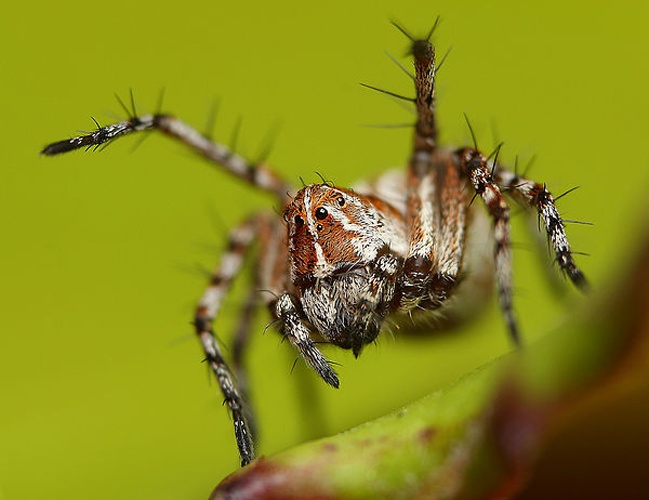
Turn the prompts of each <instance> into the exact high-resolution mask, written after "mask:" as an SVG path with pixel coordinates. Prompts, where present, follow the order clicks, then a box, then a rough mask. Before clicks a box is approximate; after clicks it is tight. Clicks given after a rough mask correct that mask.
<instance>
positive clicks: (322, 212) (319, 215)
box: [315, 207, 329, 220]
mask: <svg viewBox="0 0 649 500" xmlns="http://www.w3.org/2000/svg"><path fill="white" fill-rule="evenodd" d="M327 215H329V212H327V209H325V208H322V207H320V208H318V209H317V210H316V211H315V218H316V219H318V220H324V219H326V218H327Z"/></svg>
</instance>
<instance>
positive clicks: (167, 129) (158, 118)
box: [41, 114, 292, 201]
mask: <svg viewBox="0 0 649 500" xmlns="http://www.w3.org/2000/svg"><path fill="white" fill-rule="evenodd" d="M146 130H160V131H161V132H163V133H165V134H167V135H169V136H171V137H173V138H175V139H177V140H179V141H180V142H182V143H183V144H185V145H187V146H188V147H190V148H192V149H193V150H194V151H196V152H197V153H198V154H200V155H202V156H203V157H205V158H207V159H208V160H209V161H210V162H212V163H215V164H217V165H219V166H221V167H223V168H225V170H226V171H228V172H230V173H231V174H232V175H234V176H235V177H237V178H239V179H242V180H244V181H246V182H247V183H249V184H252V185H253V186H256V187H257V188H259V189H262V190H264V191H269V192H271V193H273V194H275V195H276V196H277V198H278V199H279V200H281V201H284V200H285V199H286V197H287V194H286V193H287V192H289V191H291V189H292V187H291V186H290V185H289V184H288V183H286V182H285V181H284V180H283V179H282V178H281V177H279V176H278V175H277V174H276V173H274V172H273V171H272V170H271V169H270V168H269V167H268V166H267V165H266V164H264V163H261V164H254V163H252V162H249V161H248V160H246V159H245V158H244V157H243V156H241V155H238V154H236V153H235V152H233V151H231V150H230V149H229V148H227V147H226V146H224V145H223V144H220V143H218V142H213V141H211V140H210V139H209V138H207V137H205V135H203V134H201V133H200V132H198V131H197V130H196V129H194V128H192V127H191V126H189V125H187V124H186V123H184V122H182V121H181V120H179V119H178V118H175V117H174V116H171V115H167V114H153V115H143V116H139V117H138V116H132V117H130V118H129V119H128V120H125V121H123V122H119V123H114V124H112V125H106V126H104V127H99V126H98V128H97V130H95V131H94V132H91V133H88V134H84V135H80V136H77V137H73V138H71V139H66V140H63V141H58V142H54V143H52V144H49V145H48V146H46V147H45V148H43V150H42V151H41V154H43V155H48V156H53V155H58V154H61V153H67V152H68V151H73V150H75V149H82V148H83V149H92V148H95V149H96V148H98V147H99V146H101V145H102V144H106V143H108V142H110V141H112V140H114V139H117V138H118V137H121V136H124V135H128V134H132V133H135V132H143V131H146Z"/></svg>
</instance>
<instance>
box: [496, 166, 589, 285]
mask: <svg viewBox="0 0 649 500" xmlns="http://www.w3.org/2000/svg"><path fill="white" fill-rule="evenodd" d="M494 177H495V180H496V182H498V184H500V185H501V186H502V187H503V189H506V190H507V191H505V192H506V193H508V194H510V195H511V197H512V198H514V199H515V200H516V201H517V202H518V203H520V204H521V205H523V206H524V207H532V208H534V209H536V211H537V212H538V214H539V217H540V218H541V220H542V221H543V225H544V227H545V231H546V233H547V235H548V239H549V240H550V244H551V245H552V250H553V251H554V254H555V256H556V261H557V263H558V264H559V267H560V268H561V270H562V271H563V272H565V273H566V275H567V276H568V277H569V278H570V279H571V280H572V282H573V283H574V284H575V286H577V287H578V288H580V289H582V290H586V289H588V281H587V280H586V277H585V276H584V274H583V273H582V272H581V270H580V269H579V268H578V267H577V264H575V261H574V259H573V256H572V251H571V250H570V243H569V242H568V237H567V236H566V230H565V227H564V225H563V220H562V219H561V215H560V214H559V211H558V210H557V207H556V206H555V204H554V198H553V196H552V194H551V193H550V191H548V190H547V189H546V188H545V186H542V185H541V184H538V183H536V182H534V181H531V180H528V179H524V178H522V177H520V176H519V175H517V174H515V173H514V172H510V171H508V170H505V169H502V168H500V167H498V168H497V169H496V171H495V173H494Z"/></svg>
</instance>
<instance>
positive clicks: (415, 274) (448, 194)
mask: <svg viewBox="0 0 649 500" xmlns="http://www.w3.org/2000/svg"><path fill="white" fill-rule="evenodd" d="M412 54H413V56H414V65H415V77H414V82H415V91H416V98H415V104H416V109H417V121H416V124H415V134H414V138H413V152H412V155H411V157H410V162H409V165H408V174H407V179H408V202H407V207H406V223H407V227H408V228H409V242H410V247H409V250H408V256H407V258H406V261H405V264H404V267H403V274H402V277H401V279H400V286H399V288H400V292H401V299H400V307H401V308H402V309H408V310H409V309H412V308H415V307H418V308H425V309H434V308H437V307H439V306H440V305H441V304H442V303H443V302H444V301H445V300H446V298H447V297H448V295H449V293H450V292H451V289H452V288H453V287H454V286H455V284H456V281H457V277H458V275H459V273H460V269H461V265H462V258H463V249H464V240H465V229H466V223H467V221H466V217H467V214H466V212H467V205H468V203H467V200H466V193H465V192H464V189H463V182H462V181H461V180H460V177H459V173H458V170H457V167H456V166H455V165H454V164H453V161H452V159H451V157H450V156H449V155H448V153H447V152H446V151H443V150H440V149H438V148H437V126H436V121H435V50H434V47H433V45H432V44H431V43H430V42H429V41H428V40H427V39H426V40H413V41H412Z"/></svg>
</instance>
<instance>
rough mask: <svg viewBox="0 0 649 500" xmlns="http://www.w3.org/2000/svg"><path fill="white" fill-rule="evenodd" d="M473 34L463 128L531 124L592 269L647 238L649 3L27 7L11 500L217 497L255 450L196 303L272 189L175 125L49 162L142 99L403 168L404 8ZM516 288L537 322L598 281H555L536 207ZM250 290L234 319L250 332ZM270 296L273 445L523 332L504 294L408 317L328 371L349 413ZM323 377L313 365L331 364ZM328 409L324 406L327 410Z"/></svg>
mask: <svg viewBox="0 0 649 500" xmlns="http://www.w3.org/2000/svg"><path fill="white" fill-rule="evenodd" d="M437 15H441V16H442V24H441V26H440V27H439V29H438V31H437V33H436V35H435V38H434V41H435V43H436V45H437V46H438V52H439V53H444V52H445V51H446V49H447V48H448V47H450V46H453V50H452V52H451V54H450V56H449V58H448V60H447V61H446V63H445V65H444V67H443V69H442V70H441V72H440V74H439V77H438V84H439V86H438V88H439V93H438V96H439V118H440V122H441V130H442V134H443V140H444V141H445V142H447V143H462V142H466V141H467V139H468V133H467V130H466V125H465V123H464V119H463V118H462V113H463V112H466V113H467V114H468V115H469V117H470V119H471V121H472V124H473V126H474V128H475V129H476V132H477V134H478V139H479V142H480V144H481V146H482V148H483V149H485V150H490V149H491V148H492V147H493V146H494V144H495V142H496V140H495V139H494V137H497V139H498V140H504V141H505V143H506V144H505V149H504V156H505V160H506V161H508V162H509V163H512V162H513V159H514V157H515V156H516V155H519V157H520V159H521V161H523V162H525V161H527V160H529V159H530V158H531V157H532V156H534V155H536V156H537V161H536V163H535V165H534V167H533V169H532V171H531V176H532V177H533V178H535V179H537V180H539V181H542V182H546V183H548V185H549V187H550V188H551V189H552V190H553V191H554V192H555V193H557V194H558V193H560V192H562V191H564V190H566V189H568V188H570V187H573V186H575V185H580V186H581V189H580V190H578V191H577V192H575V193H574V194H572V195H570V196H568V197H566V198H564V199H562V200H561V205H560V208H561V210H562V212H563V213H564V215H565V217H566V218H575V219H582V220H588V221H592V222H594V223H595V225H594V226H593V227H588V226H571V227H570V228H569V231H570V233H569V235H570V237H571V241H572V242H573V245H574V247H575V248H576V249H577V250H580V251H585V252H588V253H590V254H591V255H592V256H591V257H580V258H579V262H580V264H581V265H582V267H583V268H584V270H585V271H586V272H587V273H588V275H589V276H590V278H591V279H592V281H593V284H594V286H595V287H597V286H598V284H600V283H602V282H604V281H605V280H606V277H607V276H609V275H611V274H612V273H614V272H615V270H616V269H617V268H618V267H619V265H620V260H621V259H622V258H623V257H624V256H625V255H626V248H627V247H628V246H629V245H630V244H631V243H632V242H633V238H634V233H633V228H634V223H635V222H636V221H637V220H638V219H639V218H638V216H637V212H638V210H640V209H641V208H642V207H643V201H644V200H643V199H644V197H645V193H646V189H647V187H648V186H649V169H648V168H647V165H648V163H649V159H648V158H647V155H645V154H644V153H643V152H644V146H645V144H646V137H647V133H646V132H647V130H646V116H647V115H648V112H649V105H648V101H647V98H646V88H647V84H646V82H647V74H648V71H647V60H649V57H648V56H649V50H648V45H649V44H648V43H647V38H646V26H645V24H646V19H647V16H648V15H649V7H647V4H646V3H643V2H639V1H638V2H632V1H626V2H625V1H622V2H617V3H615V4H612V3H602V4H601V5H597V4H595V3H593V2H585V1H580V2H565V1H562V2H559V1H555V0H551V1H546V2H543V3H538V4H537V3H534V6H532V4H530V3H527V2H513V1H494V2H483V1H466V2H459V1H437V2H427V1H408V0H401V1H399V2H387V1H367V0H364V1H356V2H349V1H344V2H343V1H339V0H336V1H330V2H326V3H325V2H322V3H315V2H312V3H306V2H281V1H275V2H220V1H211V2H192V1H190V2H183V3H180V4H178V3H176V4H174V3H163V2H148V1H145V2H122V1H121V0H118V1H114V2H110V3H104V4H97V3H95V4H89V3H88V2H65V3H45V2H43V3H42V5H34V4H30V3H27V2H12V3H10V4H8V5H5V6H4V7H3V15H2V18H1V19H0V39H1V45H0V46H1V47H2V49H0V50H1V51H2V61H1V63H0V64H1V65H2V78H1V80H0V86H1V87H2V92H0V100H1V106H0V109H2V115H3V116H2V119H1V120H0V137H2V143H3V146H4V147H3V157H4V159H3V161H2V163H1V165H2V166H1V167H0V203H1V204H2V206H1V210H0V214H1V220H2V225H1V227H2V246H1V247H0V248H1V250H0V252H1V258H0V266H2V267H1V280H2V281H1V282H0V283H2V286H1V287H0V310H1V313H2V314H1V315H0V318H1V321H2V323H1V325H2V328H1V330H0V388H1V395H2V399H1V403H0V404H1V405H2V406H1V411H0V499H3V500H4V499H12V500H13V499H31V498H41V497H44V496H48V497H51V498H69V499H76V498H88V497H90V496H92V497H93V498H161V499H162V498H169V499H175V498H183V499H185V498H205V497H206V496H207V494H208V492H209V491H210V490H211V488H212V487H213V486H214V485H215V484H216V483H217V482H218V481H219V480H220V479H221V478H222V477H224V476H225V475H226V474H227V473H228V472H230V471H232V470H234V469H235V468H236V467H237V454H236V449H235V445H234V440H233V437H232V431H231V424H230V421H229V417H228V416H227V414H226V411H225V410H224V409H223V408H221V402H220V397H215V391H216V384H214V383H212V382H211V381H210V379H209V377H208V373H207V370H206V367H205V366H204V365H203V364H201V363H200V360H201V355H200V351H199V348H198V346H197V343H196V341H195V339H194V338H193V337H192V335H191V326H190V325H189V320H190V318H191V315H192V308H193V305H194V303H195V300H196V299H197V298H198V297H199V295H200V293H201V291H202V289H203V286H204V284H205V278H204V275H203V274H202V272H200V271H199V269H201V268H211V267H212V265H213V264H214V263H215V262H216V261H217V257H218V255H219V253H220V251H221V249H222V246H223V238H224V235H225V232H226V231H227V228H229V227H231V226H232V225H233V224H235V223H236V221H238V220H240V219H241V218H242V217H243V216H244V215H245V214H247V213H249V212H251V211H252V210H255V209H257V208H259V207H267V208H268V209H274V207H273V206H272V204H271V203H270V202H269V199H268V198H266V197H264V196H262V195H258V194H256V193H254V192H251V191H250V190H249V189H248V188H247V187H246V186H243V185H241V184H240V183H237V182H236V181H233V180H232V179H231V178H230V177H229V176H227V175H226V174H223V173H221V172H214V171H213V169H211V168H208V167H207V166H206V165H205V164H204V163H203V162H202V161H200V160H197V159H196V158H194V157H193V156H192V155H191V154H189V153H188V152H187V151H186V150H185V149H183V148H181V147H180V146H178V145H177V144H173V143H172V142H171V141H169V140H167V139H166V138H163V137H159V136H157V135H155V136H152V137H150V138H149V139H148V140H147V141H145V142H144V143H143V144H142V145H141V147H139V148H137V150H135V151H134V150H133V149H134V147H135V146H136V144H137V142H138V140H137V139H127V140H123V141H119V142H117V143H116V144H114V145H113V146H111V147H110V148H108V149H107V150H106V151H104V152H102V153H97V154H90V153H83V152H79V153H76V154H69V155H66V156H64V157H60V158H41V157H39V156H38V151H39V150H40V148H41V147H42V146H43V145H44V144H46V143H48V142H50V141H53V140H58V139H63V138H66V137H67V136H70V135H73V134H75V132H76V131H77V130H78V129H92V128H93V124H92V122H91V120H90V119H89V116H90V115H92V116H94V117H96V118H97V119H98V120H100V121H101V122H102V123H107V122H109V121H112V120H114V119H115V117H116V116H119V115H120V114H121V110H120V108H119V106H118V104H117V103H116V101H115V98H114V97H113V94H114V93H119V94H120V95H122V96H127V95H128V91H129V89H133V90H134V93H135V96H136V100H137V104H138V106H139V109H140V110H141V111H147V110H148V111H150V110H153V109H154V107H155V105H156V100H157V97H158V94H159V92H160V90H161V89H162V88H164V89H165V90H166V95H165V101H164V109H165V110H167V111H169V112H173V113H175V114H177V115H178V116H180V117H182V118H183V119H185V120H187V121H189V122H190V123H194V124H196V126H198V127H199V128H200V127H202V126H203V124H204V123H205V120H206V117H207V114H208V111H207V110H208V109H209V106H210V104H211V103H212V102H213V101H214V100H215V99H216V100H218V101H219V102H220V112H219V114H218V117H217V126H216V130H217V137H219V138H222V140H224V141H225V142H227V141H228V138H229V136H230V132H231V130H232V128H233V127H234V124H235V123H236V121H237V119H238V117H242V118H243V127H242V132H241V139H240V141H239V149H240V151H241V152H243V153H245V154H248V155H250V156H254V155H255V154H256V153H257V152H258V151H259V149H260V147H261V146H262V145H263V143H264V140H265V139H264V138H265V137H266V134H267V132H268V131H269V130H272V129H273V128H274V127H276V125H277V123H280V124H281V126H280V127H279V129H280V134H279V139H278V140H277V142H276V145H275V148H274V150H273V153H272V156H271V158H270V160H271V162H272V163H273V164H274V165H276V166H277V169H278V170H279V171H281V172H282V173H283V174H285V175H286V176H287V177H289V178H291V179H293V180H295V181H296V182H299V181H298V177H299V176H302V177H303V178H304V179H305V181H307V182H310V181H315V180H317V179H318V177H317V176H316V174H315V172H316V171H318V172H321V173H322V174H323V175H325V176H326V177H327V178H330V179H333V180H334V181H336V182H337V183H339V184H341V185H348V184H350V183H351V182H353V181H354V180H355V179H357V178H361V177H366V176H372V175H375V174H377V173H378V172H380V171H382V170H383V169H385V168H387V167H391V166H401V165H403V163H404V161H405V159H406V158H407V155H408V146H409V131H407V130H402V129H377V128H369V127H363V126H362V125H363V124H394V123H403V122H406V121H408V120H410V115H409V114H408V113H407V112H405V111H404V110H403V109H402V108H401V107H400V106H399V105H395V103H393V102H391V100H390V99H389V98H386V97H384V96H381V95H378V94H375V93H372V92H370V91H367V90H364V89H362V88H361V87H360V86H359V85H358V82H367V83H371V84H373V85H378V86H381V87H384V88H387V89H391V90H395V91H397V92H408V91H409V90H410V82H409V81H408V79H407V78H406V77H405V76H404V75H403V73H402V72H401V71H400V70H399V69H398V68H396V66H395V65H394V64H392V63H391V62H390V61H389V59H388V58H387V57H386V56H385V54H384V51H385V50H387V51H388V52H390V53H391V54H394V55H395V56H398V57H401V56H402V55H403V54H404V52H405V50H406V48H407V42H406V40H405V38H404V37H403V36H402V35H401V34H400V33H398V32H397V30H395V29H394V28H393V27H391V26H390V25H389V23H388V20H389V19H390V18H396V19H398V20H400V21H401V22H402V23H403V25H405V26H406V27H407V28H408V29H410V30H411V31H412V32H414V33H417V34H423V33H426V32H427V30H428V29H429V28H430V26H431V25H432V23H433V22H434V20H435V17H436V16H437ZM516 223H517V226H518V227H517V232H516V235H515V239H516V241H517V242H518V243H519V244H518V245H517V247H518V251H517V252H516V255H515V260H516V267H515V272H516V289H517V295H516V307H517V309H518V313H519V316H520V321H521V326H522V331H523V332H524V335H525V337H526V338H527V339H533V338H535V337H538V336H540V335H542V334H543V332H544V331H546V330H547V329H548V328H550V327H551V326H552V325H553V324H554V323H556V322H558V321H561V318H562V317H563V316H564V315H565V314H567V313H568V312H569V310H570V308H571V307H574V304H577V303H579V302H581V301H582V300H583V299H582V298H581V297H580V296H579V295H578V294H577V293H574V292H573V291H572V290H568V291H567V293H565V294H563V295H559V296H558V295H556V294H554V293H553V290H552V287H551V286H550V285H549V283H548V281H547V280H546V279H545V277H544V273H545V267H546V266H547V263H544V262H543V261H542V260H539V259H538V258H537V257H536V256H535V253H534V252H533V251H530V249H531V248H533V245H532V243H531V242H532V238H530V237H529V236H528V234H527V233H526V232H525V229H526V228H525V225H526V224H525V223H524V220H523V218H522V217H519V218H518V220H517V221H516ZM241 300H242V299H241V294H240V293H238V292H236V293H235V294H234V295H233V296H232V297H231V298H230V299H229V300H228V302H227V305H226V307H225V309H224V313H223V315H222V317H221V318H219V321H218V323H217V327H218V331H219V333H220V336H221V337H222V338H224V339H227V338H228V337H229V332H230V331H231V327H232V326H233V325H234V324H235V322H236V311H237V306H238V305H240V303H241ZM267 322H268V317H267V316H266V314H265V313H264V314H262V315H260V318H259V321H258V323H257V325H256V328H255V330H256V332H257V333H258V335H256V336H255V338H254V341H253V343H252V352H251V356H250V364H251V366H252V369H251V378H252V380H251V385H252V389H253V391H254V392H253V396H254V401H255V403H256V407H257V411H258V415H259V420H260V424H261V430H262V442H261V448H260V451H262V452H263V453H272V452H275V451H278V450H281V449H284V448H286V447H288V446H291V445H293V444H296V443H298V442H301V441H303V440H304V439H306V437H307V436H309V435H313V434H314V433H315V434H318V433H322V432H327V433H331V432H336V431H340V430H343V429H346V428H349V427H351V426H353V425H356V424H358V423H361V422H363V421H365V420H367V419H370V418H373V417H376V416H378V415H381V414H383V413H385V412H387V411H390V410H392V409H394V408H397V407H399V406H400V405H403V404H405V403H407V402H408V401H411V400H413V399H415V398H417V397H420V396H422V395H424V394H426V393H428V392H430V391H432V390H433V389H435V388H436V387H439V386H441V385H443V384H446V383H449V382H451V381H453V380H454V379H456V378H457V377H458V376H460V375H461V374H463V373H465V372H466V371H468V370H470V369H471V368H474V367H476V366H479V365H480V364H482V363H483V362H485V361H487V360H489V359H491V358H493V357H494V356H497V355H498V354H500V353H503V352H505V351H507V350H508V349H509V344H508V341H507V338H506V335H505V328H504V324H503V321H502V318H501V316H500V313H499V311H498V309H497V307H496V305H495V304H491V305H490V306H489V307H488V308H487V310H486V311H485V314H484V315H483V316H482V317H481V318H480V320H479V321H478V322H476V323H474V324H472V325H469V326H468V327H467V328H466V329H465V330H464V331H463V332H461V333H458V334H456V335H447V336H437V337H435V338H432V339H425V340H422V339H407V338H404V337H402V336H398V335H396V336H390V335H385V336H384V337H383V338H382V340H381V342H380V343H379V345H378V346H376V347H370V348H368V349H367V350H366V351H365V352H364V354H363V356H362V357H361V358H360V359H359V360H358V361H355V360H354V359H353V357H352V356H351V355H349V353H346V352H341V351H333V350H330V351H328V353H329V356H330V357H332V358H333V359H334V360H336V361H339V362H340V363H341V364H342V366H341V367H340V369H339V372H340V375H341V378H342V388H341V389H340V390H339V391H333V390H331V389H328V388H327V387H325V386H324V384H320V383H317V381H315V382H316V383H314V384H312V387H311V388H310V389H309V390H311V391H315V392H316V393H317V396H319V398H320V400H321V407H322V416H323V419H324V421H325V422H326V425H325V428H324V429H322V428H317V426H316V427H314V426H315V424H312V423H311V422H310V421H308V420H310V419H307V421H305V419H304V418H302V414H301V413H300V406H299V401H300V400H299V398H298V397H297V394H298V392H297V389H298V386H299V385H300V384H299V382H298V379H299V378H300V375H302V374H301V370H300V365H299V364H298V368H297V369H296V370H295V371H294V372H293V373H291V365H292V363H293V359H294V353H293V352H292V351H291V349H290V346H288V345H284V344H280V343H279V337H278V336H277V335H276V334H274V333H273V332H271V331H269V332H268V333H267V334H266V335H261V333H262V331H263V328H264V326H265V325H266V323H267ZM308 376H309V375H307V377H308ZM314 420H317V419H314Z"/></svg>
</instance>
